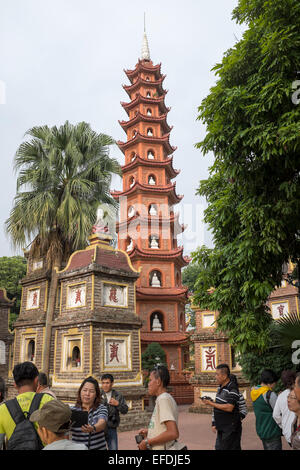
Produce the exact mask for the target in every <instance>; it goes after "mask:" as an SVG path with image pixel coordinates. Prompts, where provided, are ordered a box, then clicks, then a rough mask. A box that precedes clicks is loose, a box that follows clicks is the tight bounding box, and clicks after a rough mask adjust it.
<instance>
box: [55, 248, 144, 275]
mask: <svg viewBox="0 0 300 470" xmlns="http://www.w3.org/2000/svg"><path fill="white" fill-rule="evenodd" d="M92 263H95V264H96V265H99V266H102V267H105V268H109V269H117V270H118V269H120V270H122V271H127V272H130V273H132V272H134V273H136V272H137V271H136V270H135V269H134V268H133V267H132V264H131V261H130V258H129V256H128V255H127V254H126V253H125V252H123V251H121V250H115V249H113V248H112V247H111V246H109V245H108V244H105V243H102V242H100V241H99V242H97V241H96V243H95V242H94V243H93V244H91V245H90V246H88V247H87V248H86V249H85V250H80V251H75V252H74V253H73V254H72V255H71V257H70V259H69V261H68V264H67V266H66V267H65V269H63V270H62V271H60V272H61V273H62V272H64V273H66V272H69V271H74V270H76V269H82V268H85V267H88V266H90V265H91V264H92Z"/></svg>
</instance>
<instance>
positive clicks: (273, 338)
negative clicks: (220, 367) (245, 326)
mask: <svg viewBox="0 0 300 470" xmlns="http://www.w3.org/2000/svg"><path fill="white" fill-rule="evenodd" d="M298 331H299V320H298ZM268 335H269V338H270V343H269V348H268V349H267V350H265V351H264V352H263V353H260V354H257V352H252V351H250V352H245V353H242V354H241V355H240V356H239V358H238V362H239V365H240V366H241V367H242V370H243V375H244V376H245V377H246V378H247V379H248V380H249V382H250V384H251V385H258V384H259V383H260V375H261V372H262V370H263V369H272V370H274V372H276V374H277V375H278V377H280V375H281V372H282V371H283V370H285V369H293V370H297V371H299V370H300V364H297V363H295V362H294V360H293V351H294V350H293V349H292V348H291V343H289V344H286V343H285V342H284V338H285V331H284V330H283V329H282V328H279V325H278V323H277V322H276V323H275V322H272V323H271V324H270V326H269V328H268ZM296 337H297V329H296V331H295V333H294V338H296ZM299 356H300V354H299ZM280 388H282V383H281V381H279V382H278V385H277V390H280Z"/></svg>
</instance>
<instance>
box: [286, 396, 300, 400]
mask: <svg viewBox="0 0 300 470" xmlns="http://www.w3.org/2000/svg"><path fill="white" fill-rule="evenodd" d="M287 397H288V400H298V398H297V397H292V396H291V395H288V396H287Z"/></svg>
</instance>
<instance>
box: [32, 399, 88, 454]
mask: <svg viewBox="0 0 300 470" xmlns="http://www.w3.org/2000/svg"><path fill="white" fill-rule="evenodd" d="M71 414H72V411H71V409H70V408H69V407H68V406H67V405H65V404H64V403H62V402H60V401H58V400H51V401H49V402H48V403H46V404H45V405H44V406H43V408H41V409H39V410H36V411H34V412H33V413H32V415H31V416H30V421H31V422H37V423H38V434H39V436H40V438H41V440H42V442H44V443H45V444H46V445H45V447H44V448H43V450H88V449H87V447H86V446H85V445H84V444H77V443H75V442H73V441H70V440H69V439H68V438H67V433H68V431H69V430H70V427H71Z"/></svg>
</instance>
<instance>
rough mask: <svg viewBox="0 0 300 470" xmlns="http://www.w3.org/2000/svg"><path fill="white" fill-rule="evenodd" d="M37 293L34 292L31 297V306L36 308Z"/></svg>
mask: <svg viewBox="0 0 300 470" xmlns="http://www.w3.org/2000/svg"><path fill="white" fill-rule="evenodd" d="M37 297H38V295H37V292H34V294H33V297H32V306H33V307H37Z"/></svg>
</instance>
